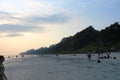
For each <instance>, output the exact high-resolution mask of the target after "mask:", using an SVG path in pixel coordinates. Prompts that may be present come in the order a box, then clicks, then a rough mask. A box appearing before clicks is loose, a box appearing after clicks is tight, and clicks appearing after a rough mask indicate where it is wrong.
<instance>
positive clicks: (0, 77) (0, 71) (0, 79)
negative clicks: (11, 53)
mask: <svg viewBox="0 0 120 80" xmlns="http://www.w3.org/2000/svg"><path fill="white" fill-rule="evenodd" d="M4 61H5V58H4V56H0V80H7V77H6V75H5V73H4V70H5V69H4V65H3V62H4Z"/></svg>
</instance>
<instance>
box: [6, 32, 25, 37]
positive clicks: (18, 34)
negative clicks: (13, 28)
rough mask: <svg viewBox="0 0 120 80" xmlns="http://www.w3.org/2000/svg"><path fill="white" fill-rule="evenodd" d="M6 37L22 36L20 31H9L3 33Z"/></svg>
mask: <svg viewBox="0 0 120 80" xmlns="http://www.w3.org/2000/svg"><path fill="white" fill-rule="evenodd" d="M5 36H6V37H19V36H24V35H22V34H20V33H9V34H7V35H5Z"/></svg>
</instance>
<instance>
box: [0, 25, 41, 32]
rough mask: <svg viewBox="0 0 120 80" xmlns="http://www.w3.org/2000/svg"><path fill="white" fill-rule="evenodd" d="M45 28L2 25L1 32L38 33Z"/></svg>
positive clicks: (0, 26)
mask: <svg viewBox="0 0 120 80" xmlns="http://www.w3.org/2000/svg"><path fill="white" fill-rule="evenodd" d="M42 30H43V27H35V26H27V25H19V24H18V25H11V24H3V25H0V32H37V31H42Z"/></svg>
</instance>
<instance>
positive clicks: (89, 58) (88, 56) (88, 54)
mask: <svg viewBox="0 0 120 80" xmlns="http://www.w3.org/2000/svg"><path fill="white" fill-rule="evenodd" d="M87 58H88V60H89V61H91V52H90V51H88V53H87Z"/></svg>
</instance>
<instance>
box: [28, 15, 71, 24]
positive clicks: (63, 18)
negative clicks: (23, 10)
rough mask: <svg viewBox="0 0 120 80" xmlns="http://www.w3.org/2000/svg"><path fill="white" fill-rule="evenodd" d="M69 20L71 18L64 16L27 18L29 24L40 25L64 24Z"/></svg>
mask: <svg viewBox="0 0 120 80" xmlns="http://www.w3.org/2000/svg"><path fill="white" fill-rule="evenodd" d="M68 20H69V17H67V16H64V15H58V14H55V15H50V16H32V17H30V18H27V21H28V22H40V23H64V22H66V21H68Z"/></svg>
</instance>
